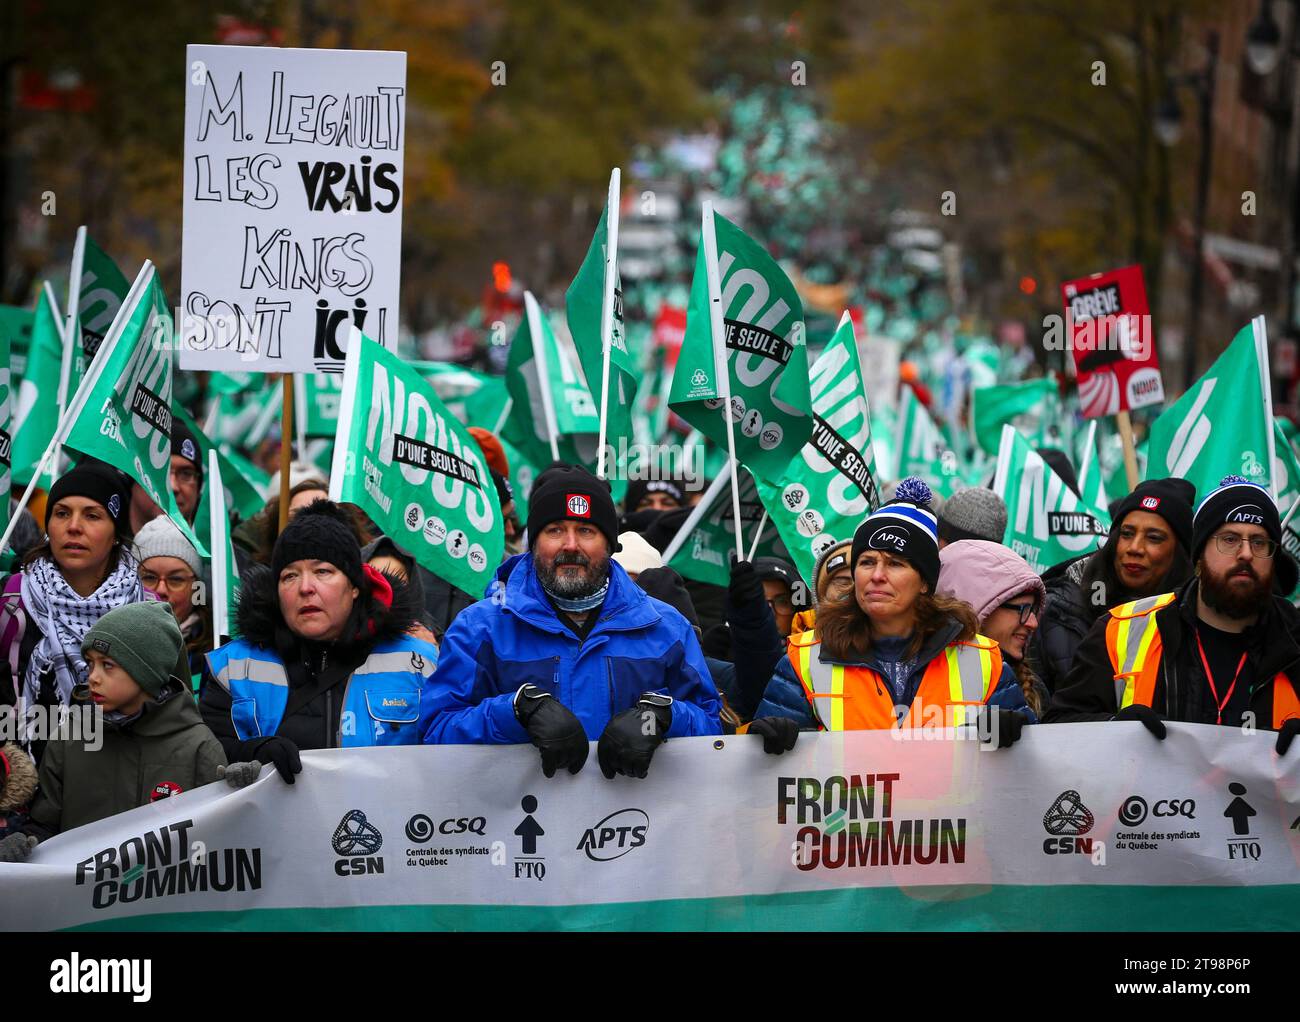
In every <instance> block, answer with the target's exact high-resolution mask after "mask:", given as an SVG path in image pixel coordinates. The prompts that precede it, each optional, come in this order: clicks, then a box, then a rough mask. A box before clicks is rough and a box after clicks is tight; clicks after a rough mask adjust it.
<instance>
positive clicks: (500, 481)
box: [488, 469, 515, 507]
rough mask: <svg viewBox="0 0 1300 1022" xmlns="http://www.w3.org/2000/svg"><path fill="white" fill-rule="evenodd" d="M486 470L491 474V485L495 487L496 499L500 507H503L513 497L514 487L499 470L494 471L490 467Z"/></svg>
mask: <svg viewBox="0 0 1300 1022" xmlns="http://www.w3.org/2000/svg"><path fill="white" fill-rule="evenodd" d="M488 472H489V473H490V474H491V476H492V485H493V486H495V487H496V488H497V500H498V501H499V502H500V504H501V506H502V507H505V506H506V505H507V504H509V503H510V502H511V501H512V500H514V499H515V491H514V487H512V486H511V485H510V480H509V479H507V478H506V477H505V476H503V475H502V474H501V473H500V472H496V471H494V470H492V469H488Z"/></svg>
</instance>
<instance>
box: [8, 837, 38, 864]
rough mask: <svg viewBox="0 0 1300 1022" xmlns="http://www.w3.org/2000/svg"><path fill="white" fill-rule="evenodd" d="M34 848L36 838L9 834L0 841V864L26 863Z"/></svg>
mask: <svg viewBox="0 0 1300 1022" xmlns="http://www.w3.org/2000/svg"><path fill="white" fill-rule="evenodd" d="M35 847H36V838H34V837H31V836H30V835H27V834H10V835H9V836H8V837H7V838H5V839H4V840H3V841H0V862H26V861H27V857H28V856H29V855H31V854H32V849H33V848H35Z"/></svg>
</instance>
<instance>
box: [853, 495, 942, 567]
mask: <svg viewBox="0 0 1300 1022" xmlns="http://www.w3.org/2000/svg"><path fill="white" fill-rule="evenodd" d="M933 499H934V498H933V496H932V494H931V493H930V487H928V486H926V485H925V483H924V482H922V481H921V480H920V479H917V478H916V476H908V477H907V478H906V479H904V480H902V481H901V482H899V484H898V486H897V487H896V488H895V490H894V499H893V500H891V501H890V502H889V503H888V504H882V505H881V507H880V510H878V511H875V512H873V513H872V514H871V515H870V516H868V518H867V520H866V521H865V522H863V523H862V524H861V525H859V526H858V531H857V532H855V533H854V534H853V560H852V561H851V562H850V563H851V564H853V565H854V566H855V567H856V565H857V563H858V558H859V557H861V556H862V552H863V551H864V550H884V551H887V552H888V553H891V554H894V555H895V556H897V557H902V558H903V559H904V560H906V561H907V562H908V563H910V564H911V565H912V567H914V568H915V569H916V570H917V572H918V573H919V574H920V576H921V578H922V579H924V580H925V582H926V585H927V586H928V587H929V591H930V592H934V587H935V586H936V585H937V584H938V582H939V521H938V519H937V518H936V517H935V514H934V512H933V511H932V510H931V509H930V502H931V501H932V500H933Z"/></svg>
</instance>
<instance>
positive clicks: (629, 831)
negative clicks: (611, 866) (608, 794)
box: [578, 809, 650, 862]
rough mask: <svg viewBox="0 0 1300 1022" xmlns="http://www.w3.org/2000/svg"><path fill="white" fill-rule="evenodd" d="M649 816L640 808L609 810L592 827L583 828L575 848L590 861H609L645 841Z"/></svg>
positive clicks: (620, 856)
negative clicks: (607, 813)
mask: <svg viewBox="0 0 1300 1022" xmlns="http://www.w3.org/2000/svg"><path fill="white" fill-rule="evenodd" d="M649 829H650V817H649V816H647V815H646V814H645V813H644V812H643V811H642V810H640V809H620V810H619V811H618V812H616V813H610V814H609V815H608V816H606V817H605V818H604V819H603V820H601V821H600V822H599V823H598V824H596V825H595V826H594V827H588V828H587V830H586V831H584V832H583V835H582V840H581V841H579V842H578V850H579V851H583V852H586V853H587V858H588V859H590V860H591V861H592V862H611V861H613V860H614V859H619V858H622V857H623V856H624V855H626V854H627V853H628V852H630V851H632V849H634V848H640V847H641V846H642V845H643V844H645V840H646V831H647V830H649Z"/></svg>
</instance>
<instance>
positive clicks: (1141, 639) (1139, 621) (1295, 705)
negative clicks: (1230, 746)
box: [1106, 593, 1300, 730]
mask: <svg viewBox="0 0 1300 1022" xmlns="http://www.w3.org/2000/svg"><path fill="white" fill-rule="evenodd" d="M1175 598H1176V597H1175V594H1174V593H1163V594H1162V595H1160V596H1147V597H1144V598H1143V599H1141V600H1133V601H1132V602H1130V603H1125V604H1122V605H1121V606H1118V607H1115V608H1114V609H1112V610H1111V612H1110V620H1109V621H1107V622H1106V652H1107V653H1109V654H1110V664H1111V670H1112V671H1113V672H1114V675H1115V705H1116V706H1117V707H1118V708H1119V709H1121V710H1122V709H1124V707H1126V706H1133V705H1134V704H1136V705H1138V706H1150V705H1151V702H1152V700H1153V699H1154V698H1155V693H1156V679H1157V678H1158V677H1159V676H1160V657H1161V654H1162V653H1163V651H1164V644H1163V643H1162V642H1161V640H1160V628H1159V626H1157V624H1156V611H1158V610H1160V609H1161V608H1162V607H1167V606H1169V604H1171V603H1173V602H1174V599H1175ZM1292 718H1295V719H1298V720H1300V698H1297V696H1296V690H1295V686H1294V685H1293V684H1292V683H1291V679H1290V678H1288V677H1287V676H1286V674H1285V673H1279V674H1277V675H1276V677H1274V679H1273V729H1274V730H1277V729H1279V728H1281V727H1282V724H1283V723H1284V722H1285V721H1287V720H1291V719H1292Z"/></svg>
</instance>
